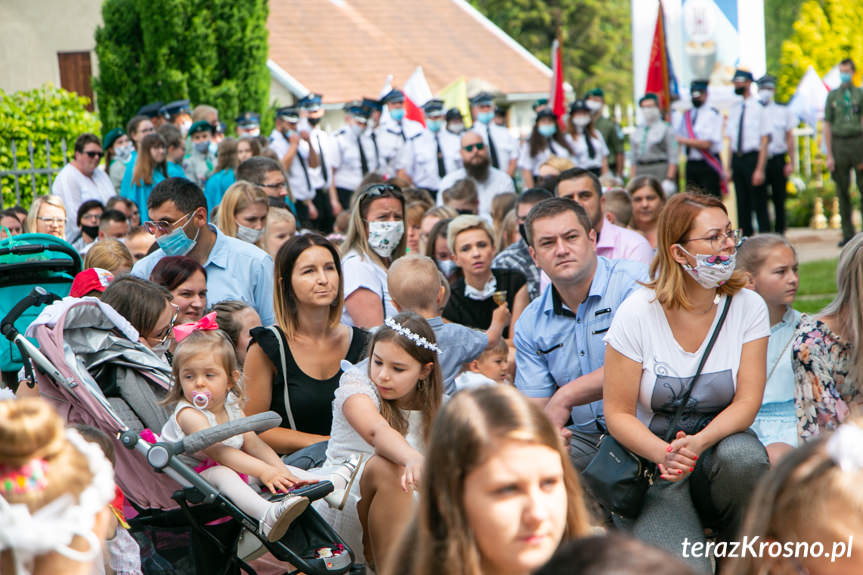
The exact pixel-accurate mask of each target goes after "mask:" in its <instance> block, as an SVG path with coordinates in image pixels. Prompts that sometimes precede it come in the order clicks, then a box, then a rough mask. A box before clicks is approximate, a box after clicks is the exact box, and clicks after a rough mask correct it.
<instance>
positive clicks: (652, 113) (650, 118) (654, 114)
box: [641, 108, 659, 124]
mask: <svg viewBox="0 0 863 575" xmlns="http://www.w3.org/2000/svg"><path fill="white" fill-rule="evenodd" d="M641 115H642V116H644V121H645V122H647V123H648V124H655V123H656V121H657V120H659V108H642V109H641Z"/></svg>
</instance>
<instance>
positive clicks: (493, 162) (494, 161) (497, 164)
mask: <svg viewBox="0 0 863 575" xmlns="http://www.w3.org/2000/svg"><path fill="white" fill-rule="evenodd" d="M486 132H487V133H488V151H489V152H490V153H491V165H492V166H494V167H495V168H497V169H498V170H499V169H500V162H499V161H498V159H497V148H495V147H494V140H492V139H491V127H490V126H487V127H486Z"/></svg>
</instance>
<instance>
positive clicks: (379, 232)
mask: <svg viewBox="0 0 863 575" xmlns="http://www.w3.org/2000/svg"><path fill="white" fill-rule="evenodd" d="M404 233H405V224H404V222H369V247H370V248H372V250H374V252H375V253H376V254H378V255H379V256H381V257H382V258H389V257H390V256H391V255H392V253H393V251H395V249H396V246H397V245H399V242H400V241H401V240H402V236H403V235H404Z"/></svg>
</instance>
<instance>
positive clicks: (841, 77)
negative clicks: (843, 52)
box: [839, 72, 853, 84]
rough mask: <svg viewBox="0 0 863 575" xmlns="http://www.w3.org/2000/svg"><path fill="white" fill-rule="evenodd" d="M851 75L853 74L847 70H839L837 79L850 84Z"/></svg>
mask: <svg viewBox="0 0 863 575" xmlns="http://www.w3.org/2000/svg"><path fill="white" fill-rule="evenodd" d="M852 77H853V74H849V73H847V72H840V73H839V81H840V82H842V83H843V84H850V83H851V78H852Z"/></svg>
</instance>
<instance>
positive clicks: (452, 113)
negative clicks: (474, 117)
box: [446, 108, 464, 122]
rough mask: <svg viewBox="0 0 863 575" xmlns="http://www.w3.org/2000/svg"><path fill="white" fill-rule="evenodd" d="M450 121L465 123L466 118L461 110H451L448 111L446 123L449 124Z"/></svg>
mask: <svg viewBox="0 0 863 575" xmlns="http://www.w3.org/2000/svg"><path fill="white" fill-rule="evenodd" d="M450 120H459V121H464V118H463V117H462V115H461V110H459V109H458V108H450V109H449V110H447V111H446V121H447V122H449V121H450Z"/></svg>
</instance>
